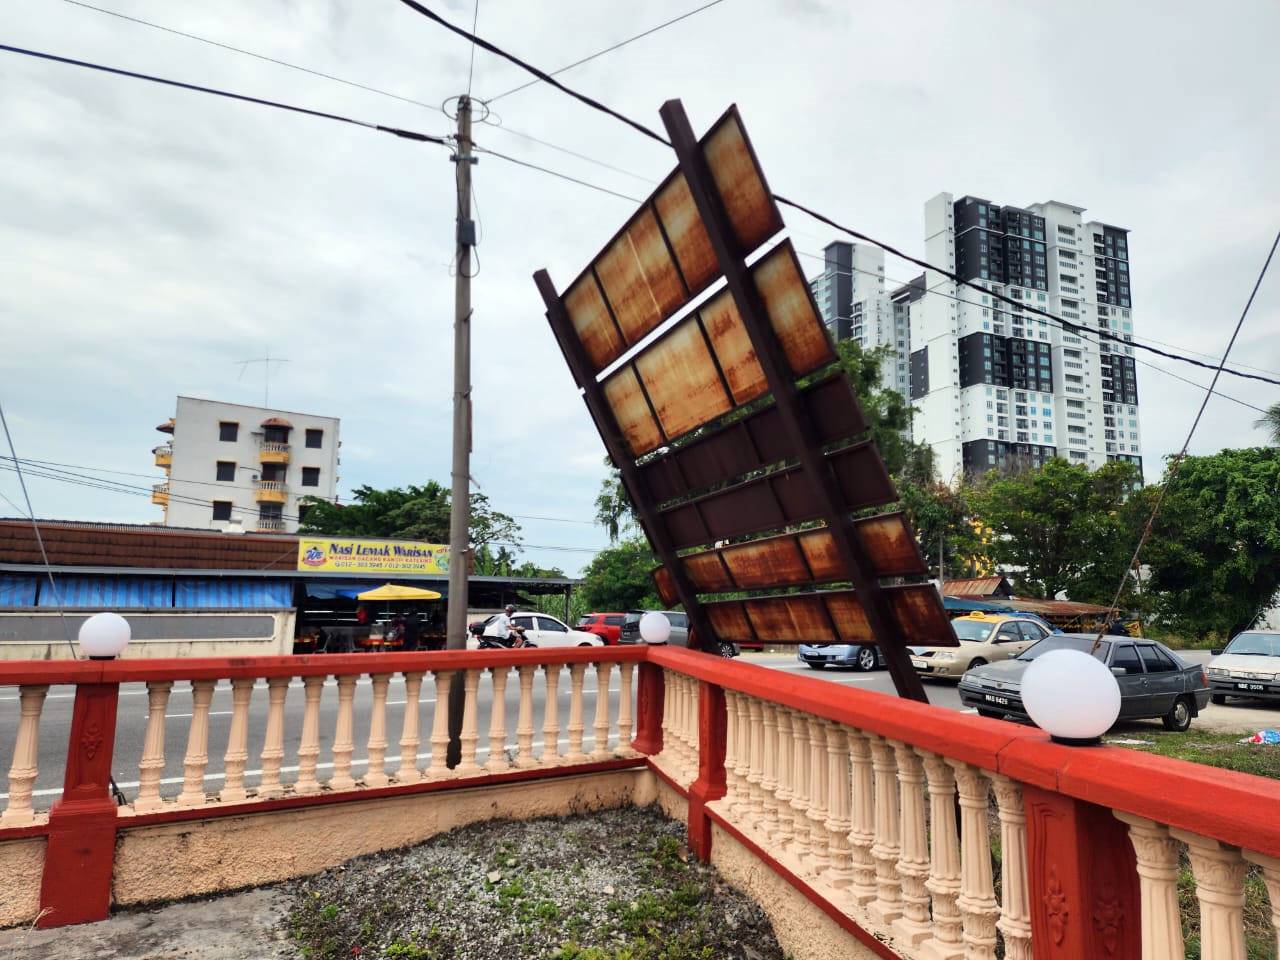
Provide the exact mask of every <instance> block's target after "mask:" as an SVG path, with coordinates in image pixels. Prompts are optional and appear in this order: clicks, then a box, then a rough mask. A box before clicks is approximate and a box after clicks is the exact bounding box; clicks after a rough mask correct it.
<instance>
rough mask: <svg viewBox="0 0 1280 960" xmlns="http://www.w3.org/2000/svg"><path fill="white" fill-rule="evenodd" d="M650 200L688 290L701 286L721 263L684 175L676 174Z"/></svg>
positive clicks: (712, 277)
mask: <svg viewBox="0 0 1280 960" xmlns="http://www.w3.org/2000/svg"><path fill="white" fill-rule="evenodd" d="M653 202H654V206H656V207H657V208H658V216H659V217H661V218H662V226H663V228H664V229H665V230H666V231H667V239H668V240H670V241H671V248H672V249H673V250H674V251H675V254H676V259H677V260H678V261H680V272H681V273H683V274H684V278H685V281H686V282H687V283H688V284H689V288H690V290H692V291H694V292H697V291H700V290H702V289H704V288H705V287H706V285H707V284H709V283H710V282H711V281H712V280H714V279H715V278H716V276H717V275H718V274H719V273H720V264H719V263H718V262H717V261H716V252H715V250H714V249H713V248H712V246H711V238H710V237H708V236H707V228H706V227H705V226H703V224H702V218H701V217H699V216H698V208H697V205H696V204H694V202H693V194H692V193H690V192H689V183H688V181H686V180H685V178H684V174H681V173H677V174H676V175H675V176H674V177H672V178H671V180H670V182H669V183H667V184H666V185H665V186H663V187H660V188H659V189H658V192H657V193H656V194H655V195H654V198H653Z"/></svg>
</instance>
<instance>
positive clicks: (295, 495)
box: [151, 397, 340, 533]
mask: <svg viewBox="0 0 1280 960" xmlns="http://www.w3.org/2000/svg"><path fill="white" fill-rule="evenodd" d="M156 429H157V430H159V431H160V432H161V433H168V434H171V435H172V439H171V440H169V441H167V442H165V443H162V444H160V445H159V446H158V447H156V448H155V449H154V450H153V451H152V453H153V454H154V455H155V462H156V466H157V467H160V468H162V469H163V470H164V471H165V473H166V475H167V476H168V479H167V480H166V481H165V482H164V483H159V484H156V485H155V487H154V488H153V489H152V494H151V501H152V502H153V503H156V504H159V505H160V506H162V507H164V520H163V521H162V523H163V524H164V526H167V527H203V528H207V529H212V530H227V529H231V530H237V529H238V530H261V531H268V532H282V533H293V532H294V531H296V530H297V529H298V522H299V519H300V509H301V504H300V501H301V499H302V498H303V497H307V496H311V497H318V498H320V499H322V500H333V499H334V497H335V495H336V491H337V486H338V476H337V472H338V464H339V462H340V461H339V459H338V447H339V441H338V420H337V418H335V417H317V416H312V415H311V414H305V413H291V412H288V411H284V410H268V409H266V408H263V407H247V406H242V405H241V404H238V403H220V402H218V401H216V400H198V399H196V398H194V397H178V406H177V412H176V413H175V414H174V416H173V417H172V418H171V419H169V420H167V421H165V422H164V423H162V424H160V426H158V427H156Z"/></svg>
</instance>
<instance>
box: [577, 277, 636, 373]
mask: <svg viewBox="0 0 1280 960" xmlns="http://www.w3.org/2000/svg"><path fill="white" fill-rule="evenodd" d="M564 306H565V310H567V311H568V313H569V320H570V321H571V322H572V323H573V329H574V330H575V331H576V332H577V334H578V339H579V340H581V341H582V345H583V346H584V347H585V348H586V350H587V356H589V357H590V358H591V362H592V363H593V364H595V366H596V368H597V369H599V368H601V367H606V366H608V365H609V364H610V363H612V362H613V361H614V360H615V359H617V358H618V357H619V356H621V354H622V350H623V343H622V338H621V337H620V336H618V328H617V326H615V325H614V322H613V320H612V319H611V318H610V317H609V311H608V309H607V308H606V307H605V305H604V297H602V296H601V295H600V287H599V286H598V285H597V284H596V280H595V277H593V276H591V274H589V273H588V274H587V275H586V276H584V277H583V278H582V279H581V280H579V281H578V282H577V283H575V284H574V285H573V286H572V287H570V288H569V291H568V293H566V294H565V295H564Z"/></svg>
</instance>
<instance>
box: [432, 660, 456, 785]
mask: <svg viewBox="0 0 1280 960" xmlns="http://www.w3.org/2000/svg"><path fill="white" fill-rule="evenodd" d="M433 676H434V677H435V681H436V707H435V710H434V711H432V714H431V766H430V767H428V768H427V779H428V780H447V779H449V778H450V777H452V776H454V772H453V771H452V770H450V769H449V762H448V760H449V758H448V753H449V691H450V689H451V688H452V687H453V678H454V674H453V673H452V672H450V671H448V670H436V671H435V672H434V674H433Z"/></svg>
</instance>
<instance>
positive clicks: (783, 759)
mask: <svg viewBox="0 0 1280 960" xmlns="http://www.w3.org/2000/svg"><path fill="white" fill-rule="evenodd" d="M777 715H778V759H777V767H778V789H777V792H776V793H775V794H774V799H775V800H776V802H777V806H778V830H777V833H776V834H775V835H774V843H775V844H776V846H777V848H778V849H779V850H781V851H783V852H784V853H785V852H786V851H787V849H788V848H789V847H790V846H791V844H792V843H793V842H794V840H795V822H796V820H795V817H796V815H795V811H794V810H792V809H791V798H792V796H793V793H792V781H791V777H792V773H793V768H792V760H791V756H792V753H793V752H794V750H793V748H794V736H795V735H794V734H793V733H792V719H791V711H790V710H788V709H787V708H786V707H778V709H777Z"/></svg>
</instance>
